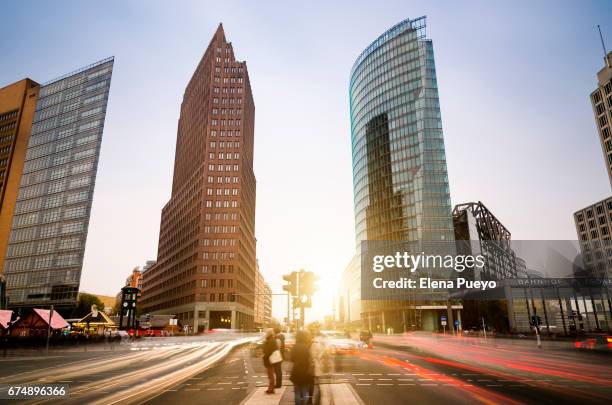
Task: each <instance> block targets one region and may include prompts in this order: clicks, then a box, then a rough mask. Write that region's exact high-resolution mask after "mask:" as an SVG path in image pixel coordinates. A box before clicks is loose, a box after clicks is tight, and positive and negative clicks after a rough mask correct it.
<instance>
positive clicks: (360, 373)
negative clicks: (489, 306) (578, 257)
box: [0, 333, 612, 405]
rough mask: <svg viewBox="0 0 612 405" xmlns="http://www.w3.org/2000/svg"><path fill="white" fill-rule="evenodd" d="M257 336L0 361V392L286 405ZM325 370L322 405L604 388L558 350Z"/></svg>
mask: <svg viewBox="0 0 612 405" xmlns="http://www.w3.org/2000/svg"><path fill="white" fill-rule="evenodd" d="M257 336H258V335H254V334H251V335H238V334H217V335H207V336H203V337H182V338H157V339H144V340H142V341H139V342H137V343H132V344H131V345H122V346H123V347H122V348H121V349H118V350H116V351H112V350H110V349H109V348H102V349H101V350H93V351H92V350H90V351H87V352H84V351H67V352H62V353H52V354H51V355H50V356H49V358H44V357H19V358H15V357H7V358H3V359H0V364H1V365H2V366H1V367H0V384H45V383H47V384H49V383H65V384H68V385H69V392H70V394H69V397H68V398H66V399H62V400H58V399H50V400H47V401H48V403H66V404H73V403H74V404H76V403H88V404H90V403H92V404H111V403H112V404H114V403H121V404H136V403H150V404H174V403H181V404H190V403H194V404H219V403H222V404H224V405H232V404H236V405H238V404H243V405H251V404H255V403H257V404H289V403H292V402H293V387H292V384H291V382H290V381H289V379H288V376H289V373H290V369H291V363H289V362H286V363H284V364H283V366H284V374H285V376H284V379H283V389H281V390H279V391H278V393H277V394H275V395H270V396H266V395H263V390H265V388H264V387H266V386H267V376H266V372H265V369H264V367H263V364H262V361H261V358H259V357H255V356H256V354H255V353H254V352H253V351H252V350H251V346H250V345H249V344H248V343H249V342H251V341H254V340H255V339H256V338H257ZM245 343H247V344H245ZM331 363H332V364H333V371H332V372H331V373H330V375H329V376H328V377H327V378H324V379H322V381H321V382H322V387H323V390H322V391H323V395H324V398H323V402H324V403H330V399H331V398H333V399H334V403H340V402H342V401H344V402H343V403H347V404H349V403H351V404H360V403H365V404H389V405H391V404H403V403H411V404H449V403H453V404H474V403H482V404H536V403H537V404H557V405H558V404H577V403H581V404H584V403H589V404H598V403H602V404H603V403H609V398H610V395H611V392H610V391H611V388H612V384H611V383H612V377H611V376H610V372H611V370H612V368H611V367H610V365H609V356H608V355H604V354H596V353H591V352H586V353H583V352H577V351H576V350H571V349H568V347H567V344H559V343H557V342H544V345H543V348H542V349H538V348H536V347H535V345H534V344H533V341H530V340H525V341H523V340H509V339H499V338H497V339H491V338H489V339H488V340H486V341H485V340H484V339H481V338H466V337H461V338H458V337H452V336H449V335H431V334H425V333H415V334H405V335H393V336H382V335H378V336H375V337H374V348H373V349H366V350H362V351H359V352H357V353H354V354H347V355H338V356H336V357H334V358H332V361H331ZM340 398H342V401H340ZM15 402H16V401H15ZM42 402H44V401H42V400H35V401H30V402H29V403H42Z"/></svg>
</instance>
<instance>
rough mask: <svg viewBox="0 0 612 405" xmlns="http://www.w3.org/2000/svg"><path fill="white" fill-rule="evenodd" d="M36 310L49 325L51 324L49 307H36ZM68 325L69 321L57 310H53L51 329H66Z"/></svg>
mask: <svg viewBox="0 0 612 405" xmlns="http://www.w3.org/2000/svg"><path fill="white" fill-rule="evenodd" d="M34 312H36V313H37V314H38V316H40V317H41V319H42V320H43V321H45V323H46V324H47V325H48V324H49V310H48V309H38V308H34ZM67 326H68V322H66V320H65V319H64V318H62V316H61V315H60V314H58V313H57V311H53V316H52V317H51V329H64V328H65V327H67Z"/></svg>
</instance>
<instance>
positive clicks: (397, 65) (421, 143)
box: [350, 17, 454, 249]
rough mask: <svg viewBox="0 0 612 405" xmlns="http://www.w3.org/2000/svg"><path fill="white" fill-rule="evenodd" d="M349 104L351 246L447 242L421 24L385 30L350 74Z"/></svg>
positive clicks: (428, 50) (436, 116) (436, 119)
mask: <svg viewBox="0 0 612 405" xmlns="http://www.w3.org/2000/svg"><path fill="white" fill-rule="evenodd" d="M350 103H351V104H350V113H351V138H352V139H351V140H352V150H353V191H354V204H355V232H356V240H357V244H358V245H359V243H360V242H361V241H364V240H407V241H421V240H425V241H449V242H452V241H453V239H454V236H453V235H454V233H453V222H452V215H451V204H450V195H449V189H448V176H447V170H446V156H445V153H444V139H443V135H442V123H441V119H440V103H439V100H438V85H437V81H436V70H435V65H434V56H433V46H432V42H431V40H429V39H426V38H425V17H420V18H417V19H414V20H410V19H407V20H404V21H402V22H400V23H399V24H397V25H395V26H393V27H391V28H390V29H389V30H387V31H386V32H385V33H383V34H382V35H381V36H380V37H378V38H377V39H376V40H375V41H374V42H372V43H371V44H370V45H369V46H368V47H367V48H366V49H365V51H363V52H362V53H361V55H359V57H358V58H357V61H356V62H355V64H354V66H353V69H352V71H351V82H350ZM357 249H359V246H357Z"/></svg>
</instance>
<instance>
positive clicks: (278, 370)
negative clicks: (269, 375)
mask: <svg viewBox="0 0 612 405" xmlns="http://www.w3.org/2000/svg"><path fill="white" fill-rule="evenodd" d="M274 335H275V339H276V346H277V347H278V349H279V350H280V353H281V356H282V358H283V359H284V358H285V335H283V334H282V333H281V329H280V327H279V326H275V327H274ZM274 372H275V374H276V386H275V387H276V388H281V387H282V386H283V362H282V361H279V362H278V363H274Z"/></svg>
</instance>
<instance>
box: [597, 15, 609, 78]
mask: <svg viewBox="0 0 612 405" xmlns="http://www.w3.org/2000/svg"><path fill="white" fill-rule="evenodd" d="M597 29H598V30H599V39H601V47H602V48H603V51H604V62H606V66H607V67H612V66H610V58H608V51H607V50H606V43H605V42H604V39H603V35H602V34H601V27H600V26H599V24H597Z"/></svg>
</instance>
